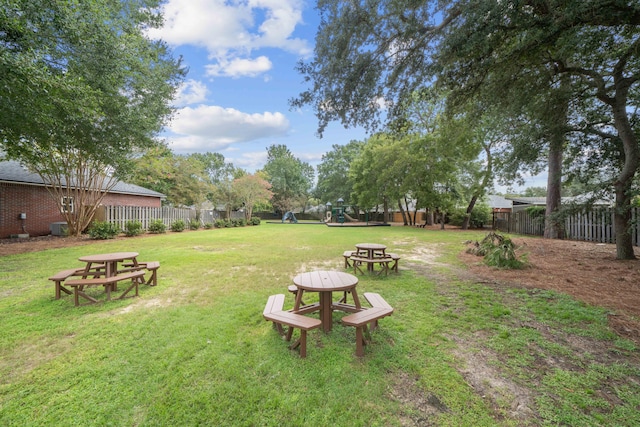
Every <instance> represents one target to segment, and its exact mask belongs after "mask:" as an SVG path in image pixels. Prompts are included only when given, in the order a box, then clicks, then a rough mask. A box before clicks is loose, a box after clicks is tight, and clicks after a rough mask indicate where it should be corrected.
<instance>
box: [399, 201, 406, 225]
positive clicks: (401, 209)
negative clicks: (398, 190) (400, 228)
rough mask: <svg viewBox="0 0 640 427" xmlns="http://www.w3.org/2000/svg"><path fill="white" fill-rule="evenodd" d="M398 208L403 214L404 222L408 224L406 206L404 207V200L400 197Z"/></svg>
mask: <svg viewBox="0 0 640 427" xmlns="http://www.w3.org/2000/svg"><path fill="white" fill-rule="evenodd" d="M398 209H400V214H401V215H402V221H403V222H404V225H408V224H407V213H406V212H405V210H404V208H403V207H402V202H401V201H400V199H398Z"/></svg>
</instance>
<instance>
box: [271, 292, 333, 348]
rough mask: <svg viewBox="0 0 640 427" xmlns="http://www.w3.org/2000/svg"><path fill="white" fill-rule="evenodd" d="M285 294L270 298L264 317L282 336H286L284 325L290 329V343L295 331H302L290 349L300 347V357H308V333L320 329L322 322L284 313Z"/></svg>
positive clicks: (288, 334) (288, 332) (287, 335)
mask: <svg viewBox="0 0 640 427" xmlns="http://www.w3.org/2000/svg"><path fill="white" fill-rule="evenodd" d="M283 306H284V294H276V295H271V296H269V299H268V300H267V304H266V305H265V308H264V311H263V312H262V315H263V316H264V318H265V320H270V321H272V322H273V325H274V327H275V328H276V329H277V330H278V332H279V333H280V335H285V334H284V330H283V329H282V325H286V326H288V327H289V329H288V331H287V333H286V340H287V341H290V340H291V336H292V334H293V329H294V328H297V329H300V338H298V339H297V340H296V341H295V342H294V343H292V344H291V345H290V346H289V348H290V349H292V350H293V349H295V348H296V347H300V357H307V331H309V330H311V329H315V328H317V327H319V326H320V325H321V324H322V322H321V321H320V320H319V319H314V318H311V317H306V316H303V315H302V314H296V313H292V312H290V311H284V310H283Z"/></svg>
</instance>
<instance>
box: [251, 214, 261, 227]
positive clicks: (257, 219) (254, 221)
mask: <svg viewBox="0 0 640 427" xmlns="http://www.w3.org/2000/svg"><path fill="white" fill-rule="evenodd" d="M249 224H251V225H260V217H257V216H252V217H251V219H250V220H249Z"/></svg>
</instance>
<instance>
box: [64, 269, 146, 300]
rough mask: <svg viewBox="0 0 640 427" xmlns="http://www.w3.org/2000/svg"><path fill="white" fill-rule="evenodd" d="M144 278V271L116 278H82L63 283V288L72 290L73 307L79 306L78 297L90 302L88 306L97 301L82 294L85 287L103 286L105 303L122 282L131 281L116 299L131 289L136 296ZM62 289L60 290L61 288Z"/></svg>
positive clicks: (121, 297) (122, 296)
mask: <svg viewBox="0 0 640 427" xmlns="http://www.w3.org/2000/svg"><path fill="white" fill-rule="evenodd" d="M143 277H144V271H141V270H140V271H132V272H129V273H125V274H120V275H116V276H109V277H106V276H104V277H93V278H82V279H72V280H67V281H66V282H64V285H65V286H70V287H72V288H73V302H74V304H75V306H76V307H77V306H79V305H80V297H82V298H84V299H86V300H88V301H90V302H89V304H93V303H96V302H98V300H97V299H95V298H93V297H92V296H90V295H88V294H86V293H85V292H84V288H85V287H89V286H104V288H105V292H106V294H107V301H109V300H111V290H112V288H113V287H115V285H116V284H117V283H118V282H121V281H123V280H131V285H130V286H129V287H128V288H127V289H125V290H124V292H123V293H122V294H121V295H120V296H119V297H118V299H123V298H124V297H125V296H126V295H127V294H128V293H129V292H130V291H131V290H132V289H135V291H136V293H135V296H138V284H139V283H140V281H141V280H142V278H143ZM61 289H62V288H61Z"/></svg>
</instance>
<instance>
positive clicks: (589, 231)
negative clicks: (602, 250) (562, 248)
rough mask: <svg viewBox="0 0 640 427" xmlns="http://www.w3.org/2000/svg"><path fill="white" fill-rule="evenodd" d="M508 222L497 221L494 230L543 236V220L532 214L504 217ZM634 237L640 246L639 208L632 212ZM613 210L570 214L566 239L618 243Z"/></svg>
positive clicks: (565, 221)
mask: <svg viewBox="0 0 640 427" xmlns="http://www.w3.org/2000/svg"><path fill="white" fill-rule="evenodd" d="M505 216H507V218H505V220H501V221H494V228H496V229H498V230H500V231H504V232H507V233H516V234H527V235H534V236H542V235H543V234H544V216H536V215H531V214H529V212H526V211H520V212H513V213H510V214H508V215H505V214H501V217H502V218H504V217H505ZM631 218H632V222H631V227H632V229H631V233H632V239H633V244H634V245H635V246H640V224H639V220H640V208H633V209H632V210H631ZM613 221H614V218H613V209H611V208H602V209H594V210H592V211H588V212H576V213H572V214H568V215H567V216H566V217H565V219H564V230H565V235H566V237H567V239H571V240H582V241H587V242H596V243H615V241H616V233H615V229H614V226H613Z"/></svg>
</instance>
